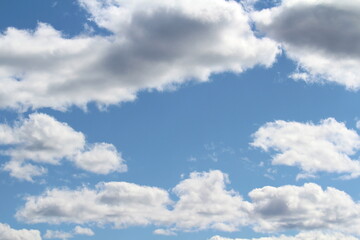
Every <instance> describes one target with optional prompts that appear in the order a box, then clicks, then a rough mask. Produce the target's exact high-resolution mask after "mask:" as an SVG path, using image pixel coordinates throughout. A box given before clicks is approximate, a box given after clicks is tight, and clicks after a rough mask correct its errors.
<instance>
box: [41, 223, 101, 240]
mask: <svg viewBox="0 0 360 240" xmlns="http://www.w3.org/2000/svg"><path fill="white" fill-rule="evenodd" d="M74 235H86V236H94V235H95V234H94V232H93V231H92V230H91V229H90V228H83V227H80V226H76V227H75V228H74V230H73V231H72V232H63V231H57V230H47V231H46V233H45V235H44V238H47V239H62V240H67V239H69V238H73V237H74Z"/></svg>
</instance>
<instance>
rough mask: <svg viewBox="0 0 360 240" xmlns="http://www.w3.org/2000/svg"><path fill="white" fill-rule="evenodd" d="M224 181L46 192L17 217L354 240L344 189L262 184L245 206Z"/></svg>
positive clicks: (194, 176) (355, 220)
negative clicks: (321, 234)
mask: <svg viewBox="0 0 360 240" xmlns="http://www.w3.org/2000/svg"><path fill="white" fill-rule="evenodd" d="M226 183H227V175H226V174H224V173H222V172H221V171H218V170H214V171H209V172H202V173H199V172H193V173H191V174H190V177H189V178H187V179H184V180H182V181H181V182H180V183H179V184H178V185H176V186H175V188H173V190H172V191H173V192H174V193H175V194H176V197H177V198H176V199H177V200H176V201H175V200H171V198H170V194H169V191H166V190H164V189H160V188H156V187H149V186H141V185H136V184H133V183H127V182H108V183H99V184H98V185H96V187H95V188H94V189H91V188H86V187H82V188H79V189H76V190H71V189H59V188H54V189H49V190H47V191H46V192H44V193H43V194H41V195H39V196H29V197H27V198H26V199H25V200H26V202H25V205H24V206H23V207H22V208H20V209H19V210H18V211H17V213H16V218H17V219H18V220H20V221H25V222H27V223H50V224H60V223H76V224H85V223H88V224H96V225H100V226H104V225H105V224H110V225H111V226H114V227H116V228H125V227H130V226H145V225H154V226H157V227H160V228H158V229H156V230H155V231H154V233H155V234H162V235H173V234H175V233H176V232H178V231H200V230H207V229H213V230H218V231H225V232H231V231H238V230H239V229H240V228H241V227H245V226H247V227H252V228H253V229H254V230H255V231H260V232H275V231H287V230H298V231H304V230H331V231H332V230H334V231H341V232H344V233H347V234H358V235H359V234H360V231H359V229H360V227H359V226H360V204H359V203H356V202H354V201H353V199H352V198H351V197H350V196H349V195H348V194H346V193H345V192H343V191H340V190H338V189H335V188H332V187H328V188H326V189H325V190H323V189H322V188H321V187H320V186H319V185H317V184H314V183H308V184H304V185H303V186H293V185H286V186H281V187H271V186H265V187H263V188H258V189H254V190H252V191H251V192H250V193H249V197H250V199H251V201H244V200H243V199H242V197H241V196H240V195H239V194H238V193H237V192H235V191H234V190H226V189H225V187H226Z"/></svg>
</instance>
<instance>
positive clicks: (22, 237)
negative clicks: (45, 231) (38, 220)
mask: <svg viewBox="0 0 360 240" xmlns="http://www.w3.org/2000/svg"><path fill="white" fill-rule="evenodd" d="M0 239H1V240H41V236H40V232H39V231H38V230H28V229H21V230H16V229H13V228H11V227H10V226H9V225H7V224H3V223H0Z"/></svg>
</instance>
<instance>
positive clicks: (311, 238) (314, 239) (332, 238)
mask: <svg viewBox="0 0 360 240" xmlns="http://www.w3.org/2000/svg"><path fill="white" fill-rule="evenodd" d="M209 240H358V238H357V237H354V236H349V235H344V234H342V233H338V232H319V231H311V232H302V233H299V234H297V235H295V236H285V235H281V236H278V237H261V238H251V239H248V238H247V239H245V238H224V237H220V236H214V237H212V238H210V239H209Z"/></svg>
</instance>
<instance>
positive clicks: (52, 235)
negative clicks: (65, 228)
mask: <svg viewBox="0 0 360 240" xmlns="http://www.w3.org/2000/svg"><path fill="white" fill-rule="evenodd" d="M72 237H73V235H72V234H71V233H68V232H62V231H54V230H47V231H46V233H45V235H44V238H46V239H61V240H67V239H69V238H72Z"/></svg>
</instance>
